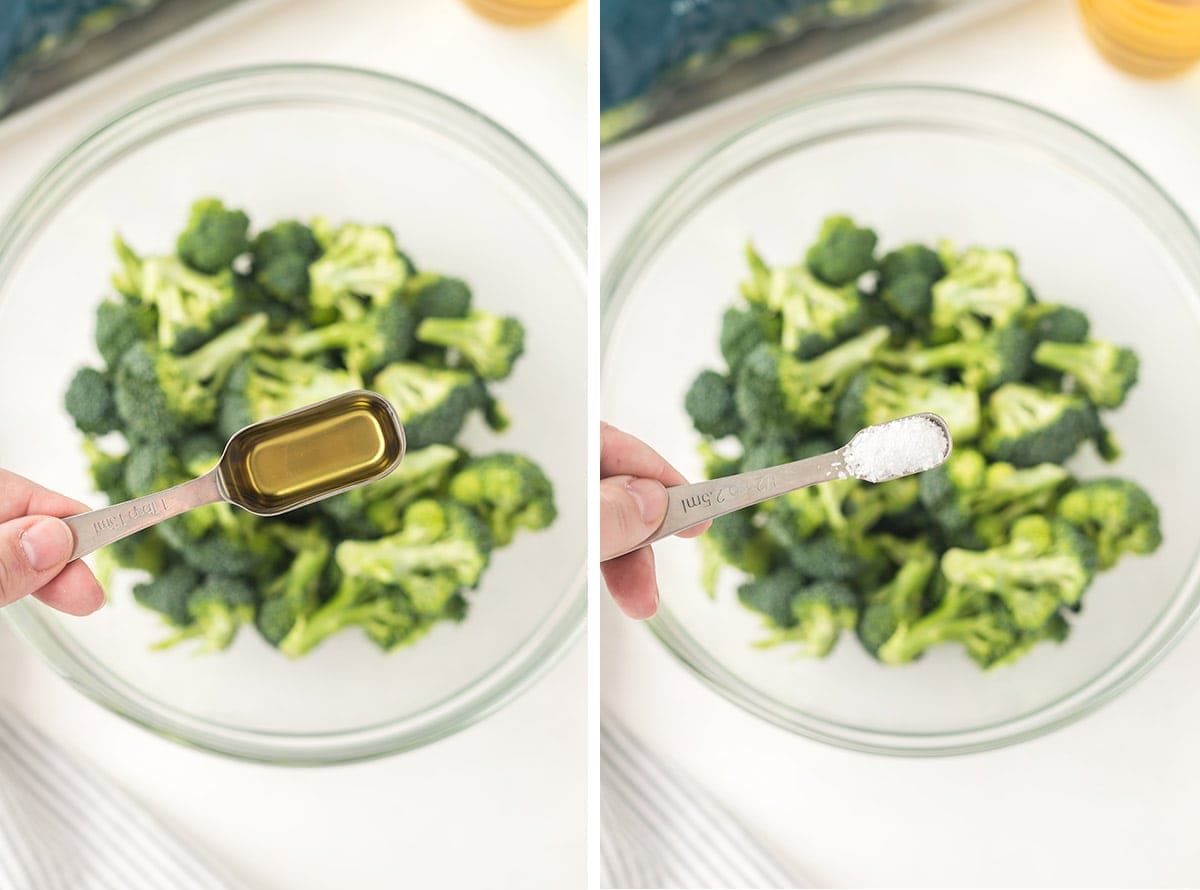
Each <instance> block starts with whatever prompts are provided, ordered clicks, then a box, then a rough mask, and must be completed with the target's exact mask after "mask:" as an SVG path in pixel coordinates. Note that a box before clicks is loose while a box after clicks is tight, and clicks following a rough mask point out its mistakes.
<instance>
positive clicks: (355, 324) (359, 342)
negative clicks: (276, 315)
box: [283, 297, 417, 375]
mask: <svg viewBox="0 0 1200 890" xmlns="http://www.w3.org/2000/svg"><path fill="white" fill-rule="evenodd" d="M416 324H417V319H416V316H415V315H414V314H413V312H412V310H411V309H410V308H409V307H408V304H407V303H405V302H404V301H403V300H402V299H400V298H399V297H396V298H393V299H391V300H389V301H387V302H385V303H383V304H381V305H379V306H377V307H375V308H374V309H371V310H370V311H368V312H367V313H366V314H365V315H363V316H362V318H358V319H354V320H350V321H339V322H334V323H333V324H328V325H324V326H322V327H317V328H313V329H311V330H308V331H305V332H303V333H300V334H297V335H294V336H287V337H285V338H283V339H284V341H285V344H284V348H286V349H287V350H288V351H289V352H290V353H291V354H292V355H294V356H301V357H303V356H310V355H315V354H316V353H319V352H324V351H326V350H331V349H332V350H339V351H341V352H342V357H343V360H344V361H345V363H346V368H347V369H348V370H349V371H350V372H351V373H354V374H358V375H370V374H373V373H374V372H375V371H377V370H379V369H380V368H382V367H383V366H385V365H389V364H392V363H393V362H399V361H403V360H404V359H406V358H408V356H409V353H410V352H412V348H413V343H414V334H415V331H416Z"/></svg>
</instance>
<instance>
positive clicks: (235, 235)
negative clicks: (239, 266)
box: [175, 198, 250, 275]
mask: <svg viewBox="0 0 1200 890" xmlns="http://www.w3.org/2000/svg"><path fill="white" fill-rule="evenodd" d="M249 230H250V217H248V216H246V214H245V213H243V212H242V211H240V210H229V209H228V208H226V207H225V205H224V204H222V203H221V202H220V201H218V200H217V199H216V198H201V199H200V200H199V201H197V202H196V203H195V204H193V205H192V210H191V214H190V215H189V217H188V222H187V227H186V228H185V229H184V230H183V232H181V233H180V235H179V239H178V240H177V241H176V242H175V250H176V252H177V253H178V254H179V258H180V259H181V260H183V261H184V262H185V263H187V264H188V265H189V266H191V267H192V268H193V269H195V270H196V271H197V272H205V273H207V274H209V275H212V274H215V273H217V272H220V271H221V270H222V269H228V268H229V267H230V266H232V265H233V261H234V260H235V259H237V258H238V257H239V256H241V255H242V254H243V253H245V252H246V251H248V250H249V249H250V242H249V241H248V240H247V238H246V233H247V232H248V231H249Z"/></svg>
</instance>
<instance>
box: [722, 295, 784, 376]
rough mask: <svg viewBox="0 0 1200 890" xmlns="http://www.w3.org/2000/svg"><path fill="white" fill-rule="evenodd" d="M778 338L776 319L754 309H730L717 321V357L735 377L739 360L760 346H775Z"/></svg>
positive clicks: (766, 311)
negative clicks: (719, 328) (718, 327)
mask: <svg viewBox="0 0 1200 890" xmlns="http://www.w3.org/2000/svg"><path fill="white" fill-rule="evenodd" d="M781 336H782V329H781V327H780V323H779V317H778V316H777V315H775V313H773V312H770V311H768V310H766V309H762V308H760V307H757V306H750V307H748V308H746V309H738V308H736V307H730V308H729V309H727V310H725V315H724V317H723V318H722V319H721V355H722V356H723V357H724V358H725V363H726V364H727V365H729V370H730V373H731V374H736V373H737V371H738V368H740V367H741V366H742V361H743V360H744V359H745V358H746V356H747V355H749V354H750V353H751V352H753V351H754V348H755V347H756V346H759V345H760V344H763V343H778V342H779V339H780V337H781Z"/></svg>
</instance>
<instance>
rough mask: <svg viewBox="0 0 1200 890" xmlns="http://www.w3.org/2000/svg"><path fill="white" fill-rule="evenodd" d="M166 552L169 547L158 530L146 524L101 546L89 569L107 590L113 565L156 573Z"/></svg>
mask: <svg viewBox="0 0 1200 890" xmlns="http://www.w3.org/2000/svg"><path fill="white" fill-rule="evenodd" d="M170 556H171V548H170V547H169V546H167V542H166V541H165V540H164V539H163V538H162V536H161V535H159V534H158V530H157V529H154V528H148V529H145V530H144V531H140V532H138V533H137V534H136V535H130V536H129V537H127V538H122V539H121V540H119V541H114V542H113V543H112V544H109V545H108V546H107V547H104V548H103V549H101V550H100V551H99V552H98V553H97V554H96V561H95V565H94V566H93V571H94V572H95V574H96V580H97V581H99V582H100V586H101V587H102V588H103V589H104V590H106V591H107V590H109V589H110V588H111V585H112V579H113V575H114V574H115V572H116V570H117V569H132V570H134V571H139V572H145V573H147V574H148V575H150V576H151V577H157V576H158V575H161V574H162V572H163V570H164V569H165V568H166V566H167V563H168V560H169V559H170Z"/></svg>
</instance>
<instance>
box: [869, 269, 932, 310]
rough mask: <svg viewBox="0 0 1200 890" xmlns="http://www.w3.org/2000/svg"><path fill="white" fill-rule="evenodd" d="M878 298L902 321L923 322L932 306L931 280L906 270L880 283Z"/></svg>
mask: <svg viewBox="0 0 1200 890" xmlns="http://www.w3.org/2000/svg"><path fill="white" fill-rule="evenodd" d="M879 298H880V299H881V300H883V303H884V305H885V306H887V308H888V309H889V310H891V312H892V314H893V315H895V316H896V317H897V318H899V319H901V320H902V321H907V322H919V323H923V322H924V321H925V319H927V318H928V316H929V313H930V310H931V308H932V307H933V281H932V280H931V279H929V278H926V277H924V276H923V275H919V274H917V273H915V272H906V273H904V274H902V275H897V276H896V277H895V278H892V279H891V280H889V281H888V282H887V283H886V284H881V285H880V288H879Z"/></svg>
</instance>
